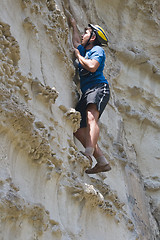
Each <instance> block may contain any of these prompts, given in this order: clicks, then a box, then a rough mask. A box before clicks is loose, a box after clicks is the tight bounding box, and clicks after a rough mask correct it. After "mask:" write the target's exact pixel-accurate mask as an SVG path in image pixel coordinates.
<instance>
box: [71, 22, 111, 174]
mask: <svg viewBox="0 0 160 240" xmlns="http://www.w3.org/2000/svg"><path fill="white" fill-rule="evenodd" d="M70 24H71V26H72V27H73V37H72V41H73V45H74V47H75V50H74V51H75V56H76V58H77V59H78V61H79V75H80V86H81V91H82V96H81V99H80V100H79V102H78V104H77V106H76V110H77V111H79V112H80V113H81V118H82V120H81V123H80V128H79V129H78V130H77V132H76V133H75V137H76V138H77V139H78V140H79V141H80V142H81V143H82V145H83V146H84V147H85V152H82V153H83V154H84V155H85V156H86V157H87V158H88V159H89V160H90V163H91V165H92V156H94V157H95V159H96V160H97V164H96V165H95V166H94V167H93V168H89V169H87V170H86V173H88V174H94V173H98V172H106V171H109V170H111V167H110V165H109V163H108V161H107V160H106V158H105V156H104V155H103V153H102V151H101V149H100V148H99V146H98V144H97V141H98V137H99V126H98V119H99V118H100V116H101V114H102V112H103V110H104V108H105V106H106V105H107V103H108V101H109V96H110V91H109V85H108V82H107V80H106V79H105V77H104V75H103V69H104V62H105V52H104V50H103V48H102V47H101V45H102V44H107V42H108V39H107V36H106V34H105V32H104V30H103V29H102V28H101V27H100V26H98V25H95V26H94V25H92V24H88V26H89V27H88V28H85V32H84V34H83V35H82V37H81V39H80V37H79V32H78V29H77V24H76V21H75V20H74V19H73V18H70Z"/></svg>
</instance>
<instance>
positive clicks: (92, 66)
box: [75, 49, 100, 72]
mask: <svg viewBox="0 0 160 240" xmlns="http://www.w3.org/2000/svg"><path fill="white" fill-rule="evenodd" d="M75 56H76V58H77V59H78V61H79V62H80V64H81V65H82V67H83V68H85V69H86V70H87V71H89V72H95V71H96V70H97V68H98V67H99V65H100V64H99V62H98V61H97V60H95V59H86V58H84V57H83V56H81V54H80V52H79V50H78V49H75Z"/></svg>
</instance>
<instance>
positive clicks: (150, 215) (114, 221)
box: [0, 0, 160, 240]
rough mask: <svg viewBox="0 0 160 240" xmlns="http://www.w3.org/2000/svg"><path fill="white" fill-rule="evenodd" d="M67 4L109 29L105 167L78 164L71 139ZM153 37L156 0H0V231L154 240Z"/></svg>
mask: <svg viewBox="0 0 160 240" xmlns="http://www.w3.org/2000/svg"><path fill="white" fill-rule="evenodd" d="M70 14H71V15H73V16H74V18H75V19H76V20H77V23H78V28H79V31H80V32H82V31H83V29H84V27H85V26H86V24H88V23H93V24H99V25H101V26H102V27H103V28H104V29H105V30H106V32H107V34H108V36H109V46H108V47H106V48H105V51H106V55H107V61H106V67H105V71H104V72H105V75H106V77H107V79H108V81H109V83H110V88H111V99H110V102H109V104H108V106H107V107H106V109H105V112H104V114H103V115H102V118H101V120H100V123H99V124H100V128H101V133H100V139H99V144H100V146H101V148H102V149H103V151H104V154H105V156H106V157H107V159H108V160H109V162H110V164H111V166H112V171H110V172H108V173H100V174H95V175H90V176H88V175H87V174H85V172H84V170H85V169H86V168H87V167H88V166H89V162H88V160H87V159H86V158H85V157H84V156H82V155H81V154H80V153H79V150H81V149H82V146H81V145H80V144H79V143H78V142H77V141H76V140H75V139H74V137H73V132H74V131H76V129H77V128H78V127H79V122H80V114H79V113H78V112H76V111H75V109H74V107H75V104H76V101H77V97H78V92H79V86H78V78H77V75H76V69H75V67H74V62H73V60H74V57H73V51H72V48H73V46H72V41H71V36H72V32H71V31H72V30H71V29H70V27H69V25H68V21H67V18H68V16H69V15H70ZM159 36H160V1H159V0H155V1H153V0H152V1H151V0H145V1H142V0H137V1H132V0H127V1H125V0H112V1H109V0H105V1H104V0H91V1H85V0H82V1H78V0H70V1H69V0H68V1H67V0H65V1H61V0H41V1H38V0H14V1H13V0H1V1H0V80H1V81H0V92H1V94H0V100H1V105H0V112H1V115H0V165H1V167H0V239H3V240H21V239H25V240H31V239H34V240H38V239H39V240H40V239H41V240H42V239H43V240H45V239H56V240H60V239H63V240H91V239H92V240H99V239H101V240H106V239H107V240H117V239H118V240H158V239H160V94H159V93H160V69H159V65H160V42H159Z"/></svg>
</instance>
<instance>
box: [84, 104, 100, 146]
mask: <svg viewBox="0 0 160 240" xmlns="http://www.w3.org/2000/svg"><path fill="white" fill-rule="evenodd" d="M86 116H87V128H86V147H91V148H93V149H95V147H96V145H97V141H98V138H99V126H98V118H99V111H98V110H97V106H96V104H93V103H91V104H89V105H88V106H87V109H86Z"/></svg>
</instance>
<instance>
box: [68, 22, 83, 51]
mask: <svg viewBox="0 0 160 240" xmlns="http://www.w3.org/2000/svg"><path fill="white" fill-rule="evenodd" d="M70 24H71V26H72V27H73V36H72V42H73V46H74V47H75V48H77V47H78V46H79V45H80V44H81V39H80V37H79V32H78V28H77V24H76V21H75V19H74V18H70Z"/></svg>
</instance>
